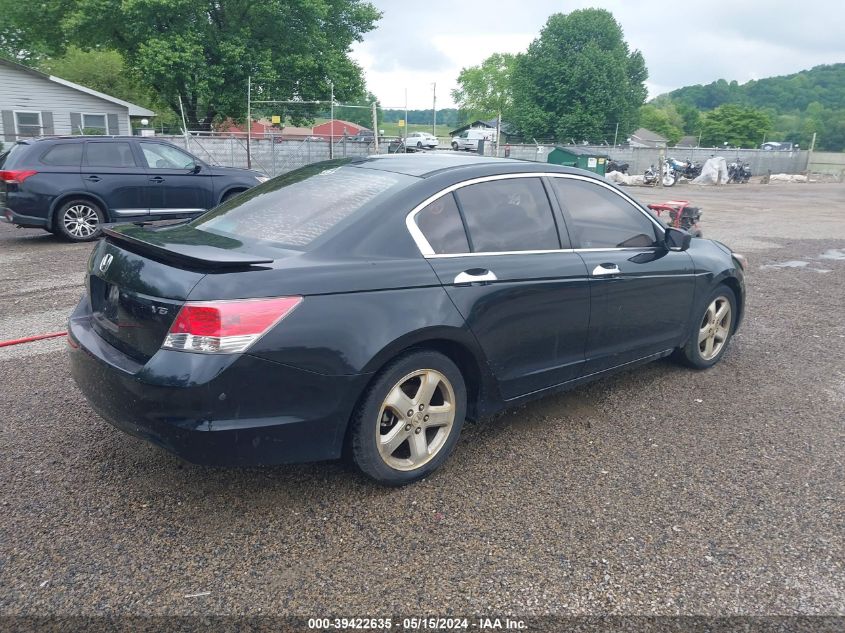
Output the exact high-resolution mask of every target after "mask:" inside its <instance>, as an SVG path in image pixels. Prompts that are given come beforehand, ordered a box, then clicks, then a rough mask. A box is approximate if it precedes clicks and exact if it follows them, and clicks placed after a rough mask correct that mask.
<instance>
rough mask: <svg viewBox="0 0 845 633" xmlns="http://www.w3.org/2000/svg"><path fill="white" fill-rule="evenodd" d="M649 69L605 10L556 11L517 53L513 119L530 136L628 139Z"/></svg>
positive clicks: (641, 98)
mask: <svg viewBox="0 0 845 633" xmlns="http://www.w3.org/2000/svg"><path fill="white" fill-rule="evenodd" d="M647 77H648V73H647V71H646V67H645V61H644V60H643V57H642V55H641V54H640V53H639V51H633V52H631V51H630V50H629V48H628V45H627V44H626V43H625V40H624V39H623V33H622V28H621V27H620V26H619V24H618V23H617V22H616V20H614V18H613V15H612V14H611V13H610V12H609V11H606V10H604V9H583V10H579V11H573V12H572V13H569V14H562V13H558V14H555V15H552V16H551V17H550V18H549V20H548V21H547V22H546V25H545V27H543V30H542V31H541V32H540V36H539V37H538V38H537V39H536V40H534V41H533V42H532V43H531V45H530V46H529V47H528V51H527V52H526V53H524V54H521V55H518V56H517V59H516V64H515V67H514V70H513V80H512V84H513V104H514V108H513V117H512V119H513V122H514V123H515V124H516V126H517V127H518V128H519V129H520V131H522V132H523V134H524V135H525V136H526V137H529V138H530V137H536V138H557V139H567V140H568V139H577V140H582V139H589V140H593V141H598V140H605V139H607V138H612V137H613V134H614V131H615V128H616V124H617V123H618V124H619V133H620V135H622V136H623V137H624V135H626V134H628V133H629V132H630V131H632V130H633V129H634V127H636V124H637V119H638V112H639V108H640V106H642V105H643V103H644V102H645V97H646V94H647V91H646V88H645V80H646V78H647Z"/></svg>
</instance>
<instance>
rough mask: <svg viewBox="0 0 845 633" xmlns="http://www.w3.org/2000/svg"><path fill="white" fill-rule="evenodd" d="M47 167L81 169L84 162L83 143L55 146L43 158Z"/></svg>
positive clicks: (42, 160)
mask: <svg viewBox="0 0 845 633" xmlns="http://www.w3.org/2000/svg"><path fill="white" fill-rule="evenodd" d="M41 162H42V163H44V164H45V165H58V166H67V167H79V165H80V163H81V162H82V143H60V144H58V145H53V147H51V148H50V149H49V150H47V151H46V152H45V153H44V155H43V156H42V157H41Z"/></svg>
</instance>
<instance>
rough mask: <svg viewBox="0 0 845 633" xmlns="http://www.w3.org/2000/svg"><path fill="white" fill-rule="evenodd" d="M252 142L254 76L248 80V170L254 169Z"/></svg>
mask: <svg viewBox="0 0 845 633" xmlns="http://www.w3.org/2000/svg"><path fill="white" fill-rule="evenodd" d="M251 140H252V75H250V76H248V77H247V78H246V168H247V169H252V156H251V155H250V141H251Z"/></svg>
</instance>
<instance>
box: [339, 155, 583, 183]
mask: <svg viewBox="0 0 845 633" xmlns="http://www.w3.org/2000/svg"><path fill="white" fill-rule="evenodd" d="M350 166H353V167H359V168H363V169H378V170H381V171H390V172H395V173H398V174H405V175H408V176H416V177H418V178H428V177H430V176H434V175H435V174H440V173H443V172H444V171H452V170H460V171H464V170H466V171H468V172H473V173H472V175H470V176H468V177H475V176H483V175H486V174H488V173H489V174H495V173H502V172H507V171H512V172H533V171H542V172H558V173H572V174H582V175H583V174H585V173H586V174H590V172H585V171H584V170H581V169H573V168H571V167H562V166H560V165H552V164H549V163H540V162H536V161H530V160H515V159H512V158H495V157H493V156H479V155H477V154H458V153H453V152H433V153H426V154H418V153H413V154H390V155H386V156H385V155H374V156H367V157H362V158H358V159H355V160H353V161H352V162H350ZM476 172H477V173H476Z"/></svg>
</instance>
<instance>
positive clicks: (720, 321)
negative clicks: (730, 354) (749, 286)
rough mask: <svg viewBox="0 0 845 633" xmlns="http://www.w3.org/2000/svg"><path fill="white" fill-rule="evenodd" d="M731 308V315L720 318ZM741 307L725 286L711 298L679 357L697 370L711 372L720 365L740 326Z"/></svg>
mask: <svg viewBox="0 0 845 633" xmlns="http://www.w3.org/2000/svg"><path fill="white" fill-rule="evenodd" d="M725 307H727V312H726V313H724V314H722V315H721V316H720V313H721V311H722V310H723V309H724V308H725ZM736 317H737V303H736V295H735V294H734V291H733V290H731V289H730V288H728V286H726V285H724V284H722V285H719V286H717V287H716V288H715V289H714V290H713V292H711V293H710V294H709V295H708V296H707V300H706V301H705V302H704V303H703V305H702V306H701V307H700V308H699V310H698V316H697V318H696V319H695V320H694V321H693V323H692V326H691V327H690V335H689V339H688V340H687V343H686V345H684V346H683V347H681V348H679V349H678V350H677V351H676V355H675V357H676V358H677V359H679V360H680V361H681V362H683V363H684V364H686V365H689V366H690V367H694V368H695V369H707V368H708V367H712V366H713V365H715V364H716V363H718V362H719V361H720V360H721V359H722V356H724V355H725V350H727V348H728V344H729V343H730V340H731V337H732V336H733V331H734V326H735V325H736Z"/></svg>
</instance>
